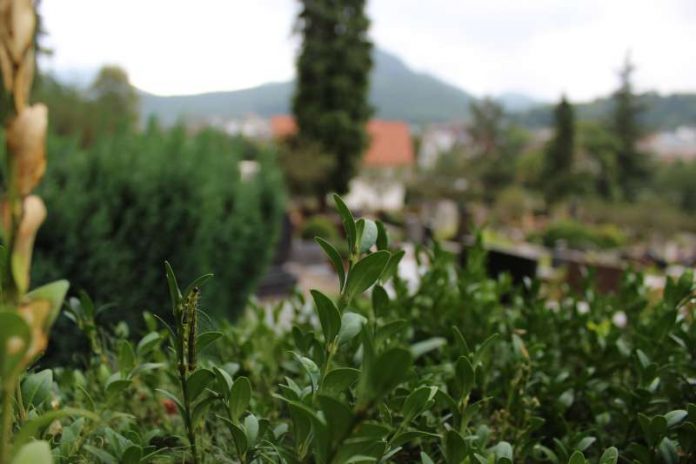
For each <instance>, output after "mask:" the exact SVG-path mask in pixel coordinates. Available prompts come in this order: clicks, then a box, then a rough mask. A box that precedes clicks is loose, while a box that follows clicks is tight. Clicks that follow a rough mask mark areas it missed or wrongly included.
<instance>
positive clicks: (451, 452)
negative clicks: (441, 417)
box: [445, 430, 467, 464]
mask: <svg viewBox="0 0 696 464" xmlns="http://www.w3.org/2000/svg"><path fill="white" fill-rule="evenodd" d="M445 455H446V456H447V462H448V463H453V464H454V463H456V464H460V463H461V462H463V461H464V460H465V459H466V455H467V446H466V442H465V441H464V438H462V436H461V435H460V434H459V433H458V432H456V431H455V430H448V431H447V433H445Z"/></svg>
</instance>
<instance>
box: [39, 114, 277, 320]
mask: <svg viewBox="0 0 696 464" xmlns="http://www.w3.org/2000/svg"><path fill="white" fill-rule="evenodd" d="M48 150H49V153H51V160H50V162H49V163H48V172H47V175H46V178H45V182H44V183H43V186H42V189H41V190H42V191H41V195H42V197H43V198H44V199H45V201H46V204H47V206H48V208H50V210H49V211H53V212H54V213H52V214H49V216H48V219H47V221H46V224H45V226H44V227H42V229H41V231H40V232H39V235H38V237H37V248H36V260H35V261H36V264H35V267H34V279H35V282H36V283H37V284H39V283H43V282H46V281H49V280H52V279H55V278H56V277H58V276H63V277H66V278H68V279H69V280H70V282H71V283H72V286H73V288H74V289H76V290H77V289H84V290H86V291H87V292H88V293H89V294H90V295H91V296H93V297H94V299H96V300H97V301H98V302H102V303H105V302H109V303H115V304H116V307H117V308H118V313H119V314H118V315H115V316H114V319H115V320H120V319H124V318H125V319H127V320H128V322H129V323H134V324H138V323H140V322H141V321H140V319H141V317H140V314H141V312H142V311H143V310H145V309H148V310H152V311H154V312H155V313H159V314H166V313H167V310H166V308H164V307H163V306H162V305H163V302H165V301H167V288H166V285H164V284H163V281H162V274H163V263H164V261H165V260H169V261H170V262H171V263H172V265H173V266H176V268H177V272H178V273H180V274H181V275H182V276H183V277H184V278H186V279H188V280H191V279H193V278H195V277H196V276H198V275H201V274H203V273H206V272H213V273H214V274H215V279H214V281H213V282H211V284H210V287H209V288H208V291H207V292H206V298H207V299H206V300H205V301H204V304H205V307H206V309H207V310H208V311H209V312H210V313H211V314H213V315H216V316H228V317H232V316H234V315H235V314H237V313H238V312H239V311H240V310H241V309H242V308H243V305H244V302H245V300H246V298H247V296H248V295H249V293H250V292H251V291H252V289H253V288H254V285H255V283H256V281H257V280H258V279H259V277H261V275H262V272H263V271H264V269H265V267H266V265H267V264H268V262H269V260H270V259H271V258H272V257H271V254H272V253H273V250H274V247H273V244H274V242H275V239H276V234H277V231H278V230H279V223H280V222H279V221H280V220H281V216H282V211H283V198H282V186H281V179H280V173H279V171H278V170H277V168H276V167H275V165H274V162H273V159H272V154H271V153H268V152H266V151H263V150H261V149H255V150H254V153H253V154H254V156H253V159H254V160H255V161H257V162H259V163H260V169H259V170H258V172H257V173H256V174H255V177H254V178H253V179H251V180H246V181H245V180H242V179H241V177H240V173H239V161H240V160H241V159H243V157H245V156H246V157H248V156H249V152H250V150H249V147H248V146H247V142H245V141H243V140H241V139H231V138H229V137H228V136H227V135H225V134H222V133H218V132H215V131H212V130H208V131H204V132H201V133H199V134H197V135H195V136H187V134H186V133H185V131H184V129H183V128H181V127H177V128H174V129H172V130H168V131H160V130H157V129H156V126H154V125H151V126H150V130H148V131H146V132H145V133H143V134H136V133H133V132H118V133H117V134H116V135H114V136H110V137H101V138H100V139H99V140H97V141H96V142H95V144H94V145H93V146H92V147H90V148H89V149H80V148H78V147H77V146H76V144H75V142H74V141H71V140H69V139H66V138H64V137H56V136H54V137H51V138H50V139H49V146H48Z"/></svg>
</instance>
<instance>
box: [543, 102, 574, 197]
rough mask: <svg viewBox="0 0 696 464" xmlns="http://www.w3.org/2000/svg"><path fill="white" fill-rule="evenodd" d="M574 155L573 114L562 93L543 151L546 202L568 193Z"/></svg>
mask: <svg viewBox="0 0 696 464" xmlns="http://www.w3.org/2000/svg"><path fill="white" fill-rule="evenodd" d="M574 156H575V114H574V111H573V106H572V105H571V104H570V103H569V102H568V100H567V99H566V97H565V95H564V96H563V97H561V101H560V102H559V103H558V105H557V106H556V109H555V110H554V136H553V139H552V140H551V142H550V143H549V144H548V146H547V148H546V152H545V153H544V174H545V176H544V177H545V182H544V190H545V192H544V193H545V194H546V201H547V203H553V202H554V201H557V200H559V199H561V198H563V197H564V196H566V195H568V193H570V191H571V189H572V182H571V177H572V170H573V159H574Z"/></svg>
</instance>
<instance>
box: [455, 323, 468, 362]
mask: <svg viewBox="0 0 696 464" xmlns="http://www.w3.org/2000/svg"><path fill="white" fill-rule="evenodd" d="M452 333H454V341H455V343H456V344H457V349H458V350H459V354H460V355H468V354H469V353H471V350H470V349H469V344H468V343H467V342H466V338H464V335H462V332H461V331H460V330H459V329H458V328H457V327H456V326H452Z"/></svg>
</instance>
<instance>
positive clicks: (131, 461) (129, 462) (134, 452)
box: [121, 445, 143, 464]
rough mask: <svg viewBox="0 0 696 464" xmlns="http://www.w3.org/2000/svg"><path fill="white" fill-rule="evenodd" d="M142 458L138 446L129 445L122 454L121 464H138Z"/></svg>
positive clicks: (141, 452)
mask: <svg viewBox="0 0 696 464" xmlns="http://www.w3.org/2000/svg"><path fill="white" fill-rule="evenodd" d="M142 457H143V449H142V448H141V447H140V446H138V445H131V446H129V447H128V448H126V450H125V451H124V452H123V455H122V456H121V464H139V463H140V459H141V458H142Z"/></svg>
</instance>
